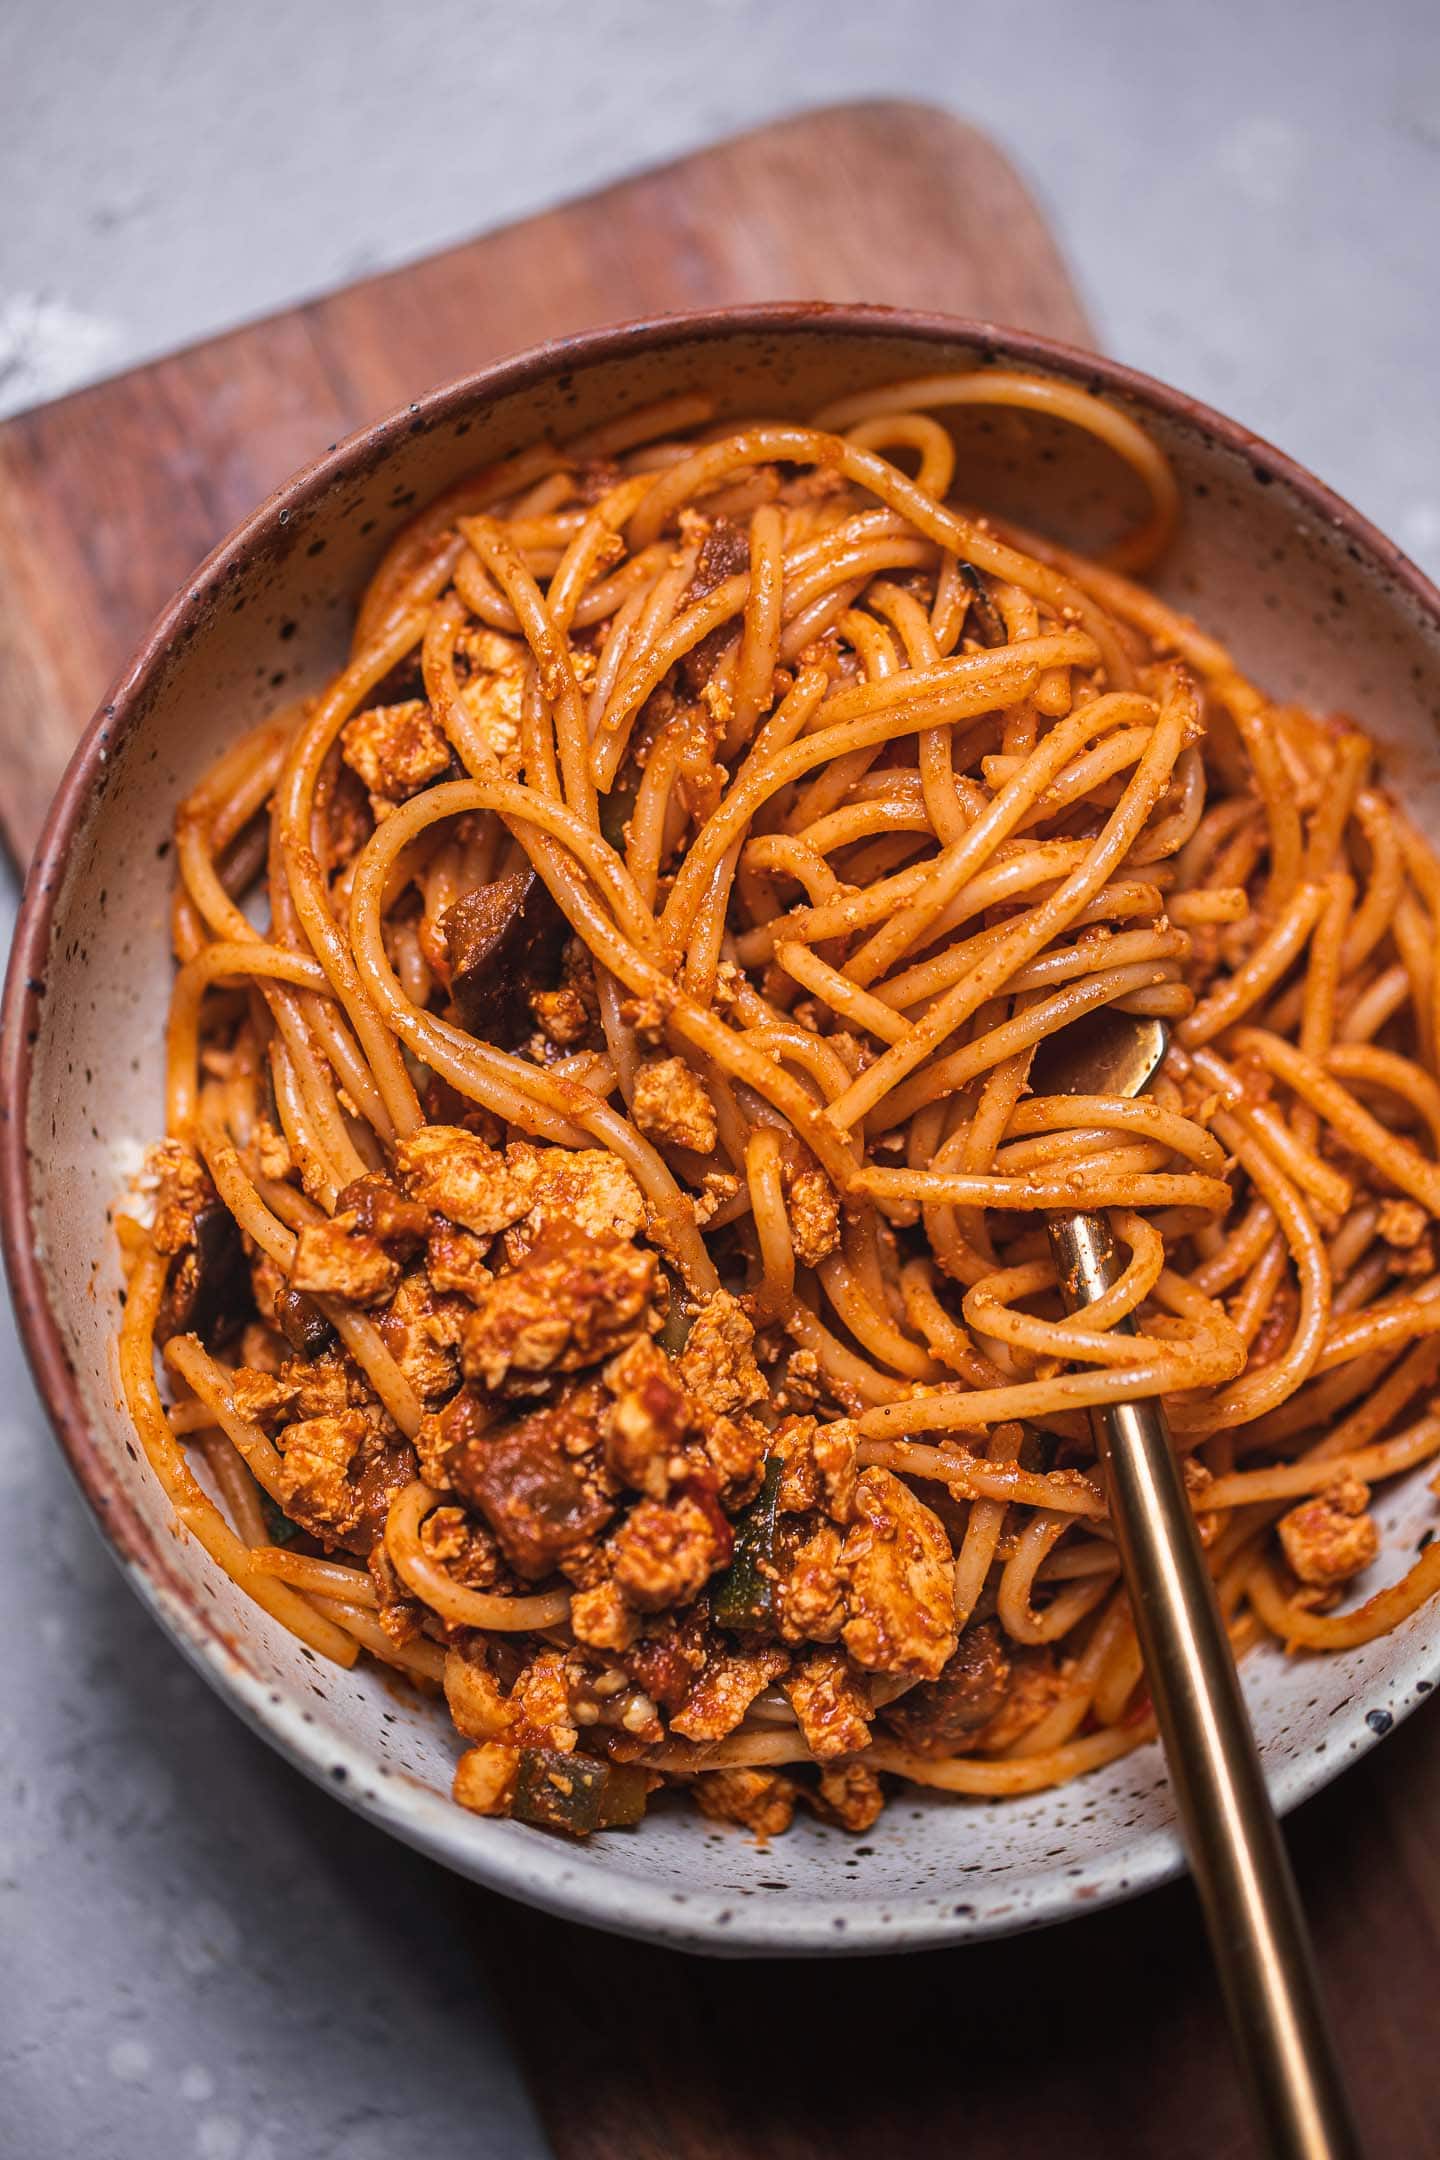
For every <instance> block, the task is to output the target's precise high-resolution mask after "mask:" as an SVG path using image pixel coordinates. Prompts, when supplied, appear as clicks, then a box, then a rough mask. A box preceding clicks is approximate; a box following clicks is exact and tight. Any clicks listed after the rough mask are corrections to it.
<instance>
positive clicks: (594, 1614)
mask: <svg viewBox="0 0 1440 2160" xmlns="http://www.w3.org/2000/svg"><path fill="white" fill-rule="evenodd" d="M570 1625H571V1627H572V1628H573V1629H574V1632H575V1640H576V1642H582V1643H588V1644H589V1646H590V1648H591V1649H592V1650H628V1649H629V1647H630V1645H631V1644H632V1643H633V1642H634V1640H635V1636H636V1633H637V1631H638V1629H639V1626H640V1622H639V1620H638V1618H637V1617H636V1614H635V1611H634V1608H633V1607H632V1606H630V1605H627V1604H626V1602H625V1600H624V1598H623V1597H622V1596H621V1595H620V1592H619V1590H618V1589H617V1588H616V1586H615V1584H614V1583H613V1582H610V1581H606V1582H601V1583H596V1585H595V1587H594V1589H593V1590H577V1591H576V1593H575V1595H574V1597H573V1598H572V1599H571V1601H570Z"/></svg>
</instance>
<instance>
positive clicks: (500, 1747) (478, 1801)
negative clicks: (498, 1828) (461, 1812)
mask: <svg viewBox="0 0 1440 2160" xmlns="http://www.w3.org/2000/svg"><path fill="white" fill-rule="evenodd" d="M519 1775H520V1756H519V1752H518V1750H517V1749H515V1748H513V1747H506V1746H505V1745H504V1744H503V1742H501V1741H499V1740H487V1741H486V1742H485V1743H484V1744H483V1746H481V1747H472V1748H467V1749H466V1750H465V1753H464V1754H463V1755H462V1756H461V1757H460V1760H459V1762H458V1763H456V1765H455V1782H454V1784H453V1785H452V1786H451V1788H450V1789H451V1792H452V1794H453V1795H454V1797H455V1799H456V1800H458V1801H459V1803H460V1805H461V1807H463V1808H469V1810H470V1812H471V1814H472V1815H508V1814H509V1812H510V1808H511V1805H512V1803H513V1801H514V1798H515V1781H516V1779H517V1778H518V1777H519Z"/></svg>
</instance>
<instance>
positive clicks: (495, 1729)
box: [445, 1650, 515, 1740]
mask: <svg viewBox="0 0 1440 2160" xmlns="http://www.w3.org/2000/svg"><path fill="white" fill-rule="evenodd" d="M445 1700H446V1702H447V1703H448V1704H449V1706H450V1715H451V1717H452V1718H453V1719H454V1720H455V1730H456V1731H457V1732H459V1733H462V1734H463V1735H464V1737H465V1738H466V1739H467V1740H498V1739H500V1737H501V1736H502V1734H504V1733H508V1732H509V1731H510V1730H511V1729H512V1727H513V1726H514V1723H515V1712H514V1711H513V1710H512V1709H511V1707H510V1705H509V1703H508V1702H507V1701H506V1700H505V1696H504V1693H503V1691H502V1689H501V1687H500V1683H499V1681H498V1680H497V1679H496V1678H495V1675H494V1674H493V1673H492V1672H491V1671H490V1668H489V1667H488V1666H487V1665H486V1664H484V1663H483V1661H482V1660H481V1659H479V1658H476V1657H467V1656H466V1655H465V1653H464V1651H463V1650H451V1651H450V1652H449V1653H448V1655H447V1656H446V1659H445Z"/></svg>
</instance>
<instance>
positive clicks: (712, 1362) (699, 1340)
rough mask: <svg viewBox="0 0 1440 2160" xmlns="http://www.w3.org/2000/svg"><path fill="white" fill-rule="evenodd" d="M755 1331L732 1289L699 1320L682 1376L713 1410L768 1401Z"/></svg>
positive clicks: (708, 1304) (717, 1295) (718, 1294)
mask: <svg viewBox="0 0 1440 2160" xmlns="http://www.w3.org/2000/svg"><path fill="white" fill-rule="evenodd" d="M754 1341H755V1330H754V1328H753V1327H752V1326H751V1324H750V1322H749V1321H748V1320H747V1319H746V1317H745V1315H744V1313H743V1312H742V1311H741V1310H740V1305H739V1302H738V1300H736V1299H735V1298H733V1297H732V1296H731V1295H730V1292H729V1291H728V1290H716V1291H715V1292H713V1294H712V1295H711V1296H710V1297H708V1298H707V1299H706V1300H705V1303H704V1304H703V1305H702V1306H701V1308H700V1310H699V1312H698V1313H697V1314H696V1315H695V1320H694V1324H693V1325H692V1327H691V1329H690V1333H689V1336H688V1338H687V1340H686V1343H685V1348H684V1349H683V1351H682V1352H681V1353H680V1359H679V1364H680V1377H681V1379H682V1380H683V1381H684V1383H685V1386H686V1388H687V1389H688V1390H689V1392H690V1393H691V1394H692V1395H695V1396H697V1397H698V1398H699V1400H700V1401H701V1402H702V1403H703V1404H704V1405H705V1408H706V1409H707V1410H713V1411H716V1412H717V1413H719V1414H722V1415H723V1414H724V1413H725V1412H727V1411H733V1410H745V1409H748V1408H749V1406H750V1404H751V1403H757V1402H760V1401H762V1400H763V1399H764V1395H765V1381H764V1378H763V1376H762V1374H761V1371H760V1368H759V1366H758V1365H757V1364H756V1362H755V1355H754V1350H753V1348H752V1345H753V1344H754Z"/></svg>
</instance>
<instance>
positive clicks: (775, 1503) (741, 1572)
mask: <svg viewBox="0 0 1440 2160" xmlns="http://www.w3.org/2000/svg"><path fill="white" fill-rule="evenodd" d="M782 1469H783V1465H782V1463H781V1460H780V1457H779V1456H778V1455H771V1456H770V1457H768V1458H767V1460H766V1464H765V1476H764V1479H763V1480H762V1482H761V1486H760V1490H759V1492H758V1493H756V1495H755V1498H754V1499H753V1500H752V1501H751V1502H750V1505H749V1507H747V1508H746V1509H745V1512H744V1513H743V1514H742V1515H741V1516H740V1517H739V1519H738V1521H737V1522H736V1524H735V1554H734V1558H733V1559H732V1560H731V1562H730V1565H729V1567H728V1568H726V1570H725V1572H724V1574H723V1575H720V1576H717V1577H716V1579H715V1583H714V1587H713V1591H712V1601H713V1611H714V1614H715V1620H716V1623H717V1625H718V1626H720V1627H722V1628H728V1629H729V1630H730V1631H731V1633H732V1634H737V1635H747V1634H754V1633H756V1632H757V1631H758V1630H760V1629H764V1628H768V1627H771V1626H772V1625H773V1623H774V1618H775V1574H776V1557H777V1555H776V1544H777V1537H778V1528H779V1519H780V1478H781V1473H782Z"/></svg>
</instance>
